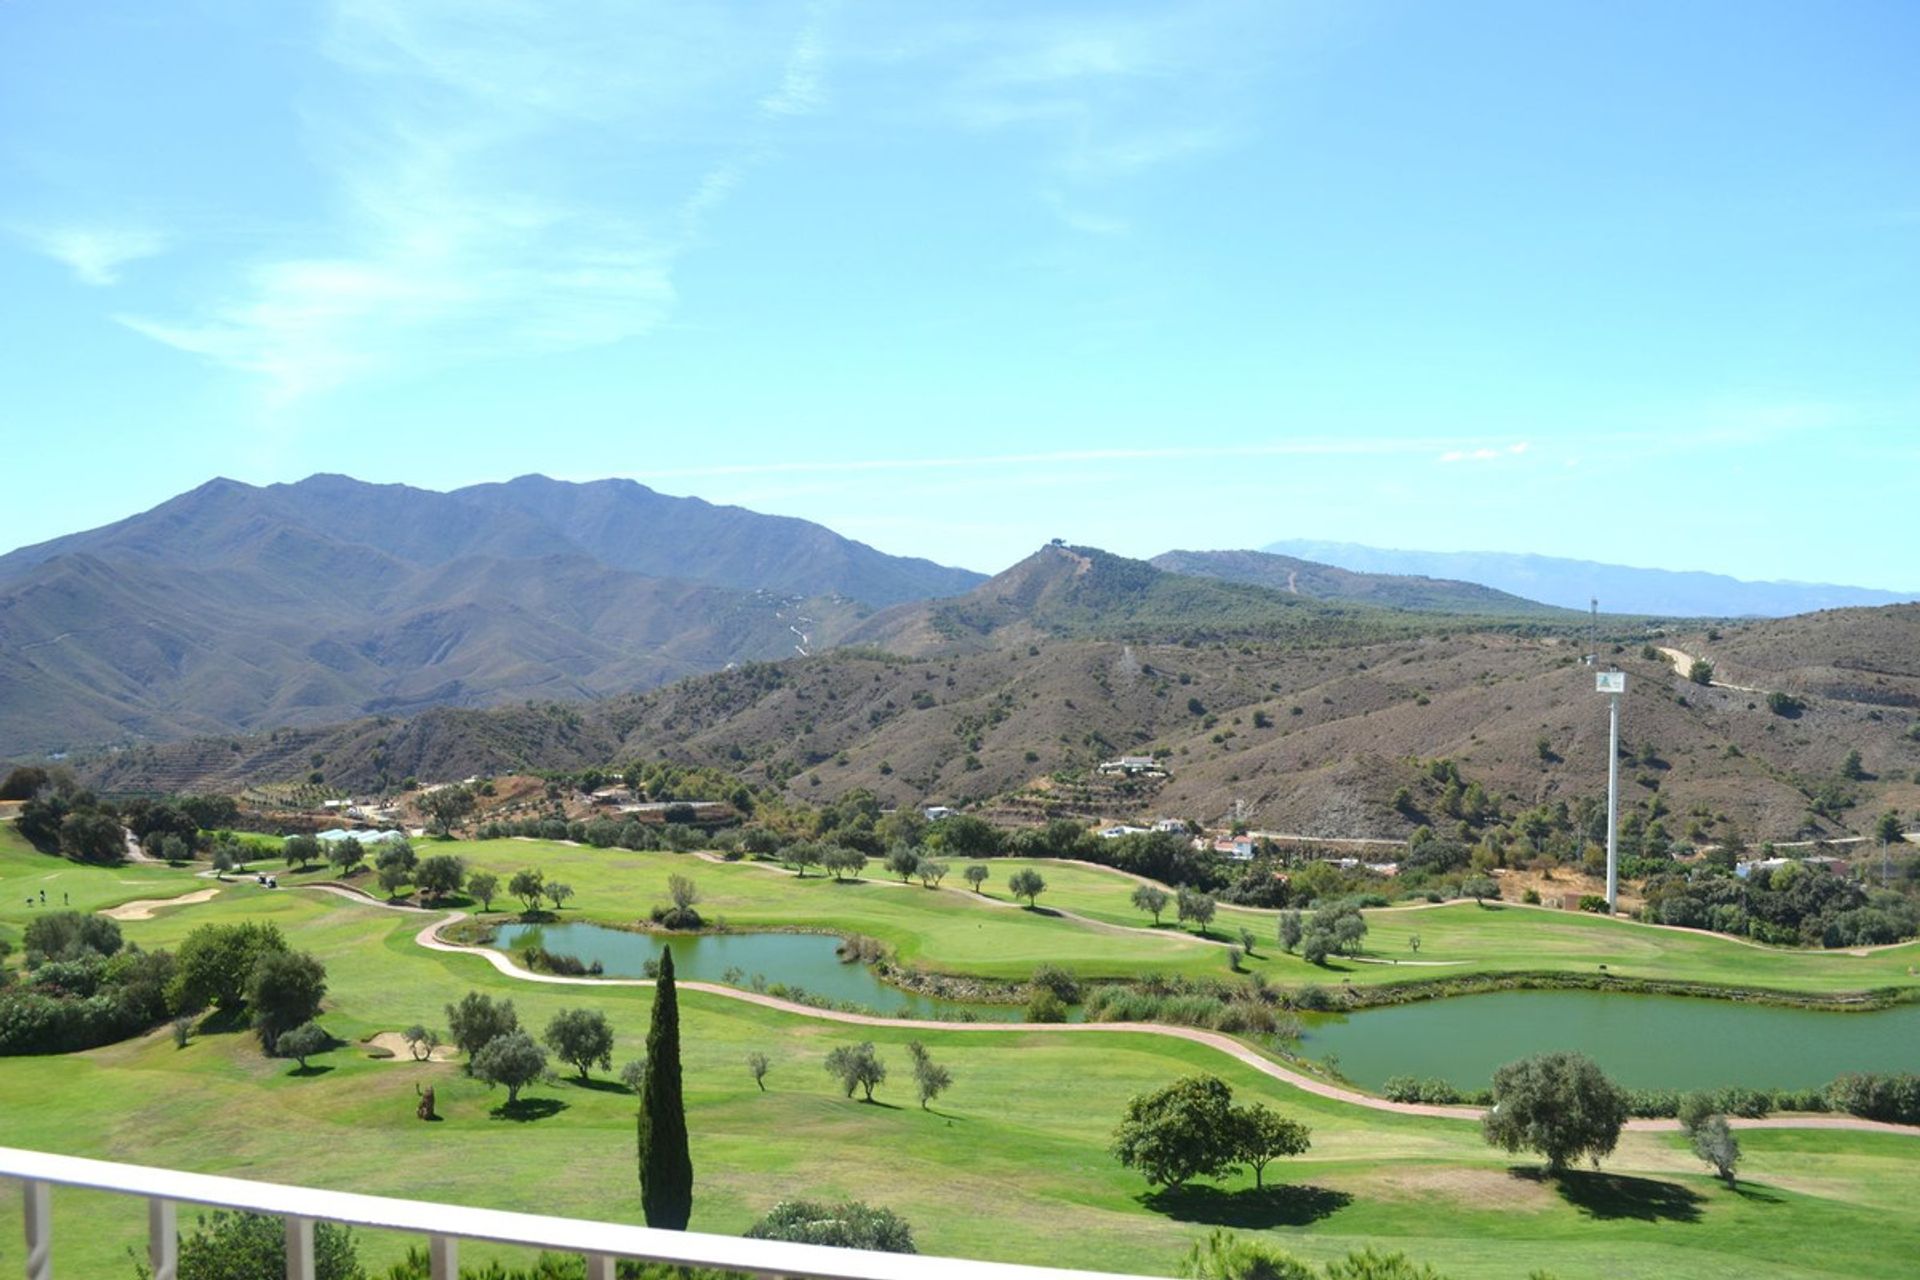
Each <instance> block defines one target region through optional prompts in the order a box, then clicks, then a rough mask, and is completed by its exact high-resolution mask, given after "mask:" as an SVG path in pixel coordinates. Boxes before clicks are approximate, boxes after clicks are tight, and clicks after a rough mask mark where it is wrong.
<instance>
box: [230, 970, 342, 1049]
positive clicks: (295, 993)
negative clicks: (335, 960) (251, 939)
mask: <svg viewBox="0 0 1920 1280" xmlns="http://www.w3.org/2000/svg"><path fill="white" fill-rule="evenodd" d="M326 993H327V970H326V967H325V966H324V965H322V964H321V963H320V962H319V961H318V960H316V959H314V957H312V956H310V955H308V954H307V953H306V952H304V951H269V952H267V953H265V954H264V955H262V956H261V957H260V959H259V960H258V961H256V962H255V963H254V966H253V972H252V973H250V974H248V975H247V1011H248V1013H250V1014H251V1015H252V1017H253V1029H254V1031H255V1032H256V1033H257V1034H258V1035H259V1037H260V1047H261V1048H262V1049H264V1050H266V1051H267V1053H268V1054H269V1055H272V1054H277V1053H278V1052H279V1051H280V1049H279V1043H280V1037H281V1036H282V1035H284V1034H285V1033H286V1032H289V1031H291V1030H293V1029H294V1028H295V1027H297V1026H299V1025H300V1024H301V1023H303V1022H310V1021H312V1020H313V1016H314V1015H315V1014H317V1013H319V1012H320V1000H321V997H323V996H325V995H326Z"/></svg>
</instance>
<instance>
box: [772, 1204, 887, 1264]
mask: <svg viewBox="0 0 1920 1280" xmlns="http://www.w3.org/2000/svg"><path fill="white" fill-rule="evenodd" d="M747 1236H748V1238H750V1239H754V1240H788V1241H792V1242H793V1243H795V1244H827V1245H837V1246H839V1247H840V1248H843V1249H871V1250H874V1251H875V1252H878V1253H915V1252H918V1250H916V1249H915V1248H914V1247H913V1229H912V1228H911V1227H909V1226H908V1225H907V1221H906V1219H904V1218H902V1217H901V1216H900V1215H899V1214H897V1213H895V1212H893V1210H891V1209H878V1208H875V1207H874V1206H872V1205H869V1204H866V1203H864V1202H863V1201H859V1200H846V1201H842V1202H841V1203H839V1204H835V1205H827V1204H819V1203H816V1202H815V1201H812V1200H782V1201H781V1202H780V1203H779V1204H776V1205H774V1206H773V1208H771V1209H769V1210H768V1211H767V1215H766V1216H765V1217H764V1218H762V1219H760V1221H758V1222H756V1223H754V1224H753V1225H752V1226H751V1227H748V1228H747Z"/></svg>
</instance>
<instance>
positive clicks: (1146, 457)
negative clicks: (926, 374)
mask: <svg viewBox="0 0 1920 1280" xmlns="http://www.w3.org/2000/svg"><path fill="white" fill-rule="evenodd" d="M1432 449H1433V441H1431V440H1420V439H1403V438H1375V439H1364V438H1358V439H1334V438H1326V439H1312V440H1305V439H1303V440H1280V441H1270V442H1266V443H1258V444H1245V445H1217V446H1214V445H1169V446H1166V447H1163V448H1113V449H1055V450H1047V451H1044V452H1035V453H989V454H973V455H952V456H947V457H933V458H830V459H794V460H789V461H784V462H736V463H714V464H712V465H707V466H697V467H673V468H668V469H665V470H659V471H649V472H647V473H645V474H644V475H637V476H636V477H635V478H637V479H649V478H651V479H678V478H683V477H691V476H739V475H800V474H813V475H821V474H826V475H833V474H856V473H862V472H872V471H949V470H955V469H961V468H982V467H1051V466H1059V465H1062V464H1069V463H1091V462H1172V461H1189V462H1190V461H1202V460H1207V459H1229V458H1286V457H1369V456H1386V455H1395V454H1404V455H1417V454H1423V453H1429V452H1431V451H1432Z"/></svg>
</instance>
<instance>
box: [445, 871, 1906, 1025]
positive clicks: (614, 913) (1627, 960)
mask: <svg viewBox="0 0 1920 1280" xmlns="http://www.w3.org/2000/svg"><path fill="white" fill-rule="evenodd" d="M436 847H438V846H436ZM449 847H451V848H455V849H456V850H457V851H458V852H459V853H460V854H462V855H463V856H465V857H466V858H467V859H468V860H469V861H470V862H471V863H473V864H474V865H476V866H486V867H489V868H492V869H494V870H496V871H499V872H500V873H501V874H502V883H505V877H506V876H507V875H509V874H510V873H511V872H512V871H513V870H514V869H515V868H518V867H522V866H537V867H540V868H542V869H544V870H545V871H546V872H547V874H548V875H549V876H550V877H555V878H558V879H561V880H564V881H566V882H567V883H568V884H571V885H572V886H573V887H574V888H575V889H576V890H577V891H578V897H577V898H575V900H574V902H573V903H572V904H571V905H570V907H569V912H568V914H573V912H574V911H575V910H577V911H578V913H579V915H580V916H582V917H592V918H600V919H606V920H612V921H619V920H623V919H626V920H631V919H633V918H635V917H643V916H644V915H645V913H646V909H647V907H648V906H650V905H652V904H653V903H657V902H664V901H666V898H667V893H666V880H667V877H668V876H669V875H672V874H675V873H679V874H684V875H688V876H690V877H692V878H693V880H694V881H695V883H696V884H697V885H698V886H699V887H700V890H701V893H702V895H703V900H702V902H701V910H702V911H703V912H704V913H706V914H707V915H708V916H710V917H712V916H719V917H721V918H723V919H724V920H726V921H727V922H728V923H729V924H733V925H755V924H774V925H790V926H791V925H811V926H815V927H832V928H838V929H846V930H850V931H854V932H858V933H863V934H867V935H869V936H872V937H876V938H880V939H882V940H884V941H886V942H887V943H889V944H890V945H892V946H894V947H895V948H896V949H897V951H898V953H899V956H900V958H901V959H902V960H905V961H907V962H910V963H914V964H918V965H921V966H923V967H925V968H929V969H939V970H944V971H948V972H955V973H972V974H981V975H985V976H989V977H1001V978H1023V977H1025V976H1027V975H1028V974H1029V973H1031V972H1032V970H1033V967H1034V966H1035V965H1036V964H1039V963H1041V962H1043V961H1044V962H1051V963H1055V964H1060V965H1063V966H1065V967H1067V968H1070V969H1072V970H1074V971H1076V972H1078V973H1081V974H1083V975H1085V976H1088V977H1116V976H1127V975H1134V974H1143V973H1181V974H1189V975H1195V976H1205V977H1214V976H1222V977H1224V976H1226V975H1227V965H1226V955H1225V951H1224V948H1222V947H1220V946H1218V945H1214V944H1210V943H1206V942H1203V941H1201V940H1200V939H1198V938H1195V937H1193V936H1191V934H1189V933H1187V932H1185V931H1182V930H1181V929H1179V928H1176V927H1174V926H1172V925H1167V926H1165V927H1163V928H1162V929H1161V930H1160V931H1159V933H1158V936H1154V935H1152V934H1147V933H1140V932H1124V933H1113V932H1106V931H1103V930H1099V929H1096V928H1092V927H1089V926H1087V925H1085V924H1083V923H1080V922H1078V921H1074V920H1071V919H1062V918H1058V917H1048V916H1045V915H1040V914H1035V913H1031V912H1027V911H1024V910H1013V909H1009V908H1008V906H1007V895H1006V890H1005V885H1006V882H1007V878H1008V876H1010V875H1011V874H1012V873H1013V871H1014V870H1015V869H1016V868H1019V867H1023V866H1031V867H1033V868H1035V869H1036V870H1038V871H1039V872H1040V873H1041V875H1042V876H1043V877H1044V878H1045V879H1046V881H1047V885H1048V889H1047V892H1046V893H1045V894H1043V895H1042V896H1041V899H1040V905H1041V906H1042V907H1043V908H1045V907H1051V908H1059V909H1064V910H1067V911H1071V912H1075V913H1078V914H1084V915H1086V916H1088V917H1091V918H1094V919H1098V920H1104V921H1107V922H1110V923H1115V924H1120V925H1125V926H1130V927H1132V928H1134V929H1137V928H1139V927H1140V926H1144V925H1147V924H1149V923H1150V918H1149V917H1147V916H1146V915H1144V914H1142V913H1140V912H1138V911H1135V910H1134V909H1133V908H1132V906H1131V905H1130V904H1129V901H1128V900H1129V898H1130V897H1131V895H1132V893H1133V887H1134V881H1133V880H1131V879H1130V878H1128V877H1126V876H1122V875H1119V874H1117V873H1115V872H1112V871H1107V870H1104V869H1101V868H1094V867H1080V866H1075V865H1071V864H1066V863H1059V862H1044V861H1039V862H1025V861H1023V860H1020V859H994V860H992V861H991V862H990V863H989V864H988V865H989V867H990V868H991V870H992V877H991V879H989V881H988V882H987V886H986V888H987V891H988V894H989V895H990V896H994V897H995V898H996V901H995V902H992V903H989V902H982V901H979V900H978V899H976V897H975V895H974V894H972V893H971V892H970V891H968V890H967V889H966V887H965V885H964V883H962V882H961V881H960V879H959V873H960V869H961V865H962V864H961V863H959V862H957V861H956V862H955V863H954V864H953V870H952V871H951V873H950V874H949V878H948V880H947V885H948V886H949V887H947V888H943V889H942V890H940V891H938V892H929V891H927V890H925V889H923V888H922V887H921V886H920V885H919V884H918V883H915V884H913V885H910V886H904V887H903V886H900V885H898V884H888V883H884V881H885V880H886V879H887V876H886V873H885V871H884V870H883V869H882V868H881V867H880V865H879V864H878V863H877V862H874V863H870V864H869V865H868V869H867V872H866V878H865V880H863V881H862V882H859V883H854V882H848V883H845V884H837V883H835V882H834V881H833V880H832V879H831V878H829V877H826V876H823V875H821V874H820V872H819V871H818V870H816V871H814V872H813V874H811V875H810V876H808V877H807V878H806V879H805V880H796V879H794V878H792V877H790V876H785V875H781V874H778V873H776V872H775V871H772V870H770V869H768V868H766V867H761V866H752V865H747V864H741V863H734V864H716V863H710V862H706V861H703V860H698V859H694V858H691V857H689V856H687V855H685V854H666V853H631V852H627V851H624V850H604V849H589V848H581V847H576V846H568V845H556V844H548V843H544V842H539V841H526V840H500V841H491V842H478V843H463V844H460V845H457V846H449ZM956 885H957V886H958V887H952V886H956ZM496 905H498V904H496ZM1171 918H1172V913H1171V912H1169V913H1168V916H1167V917H1166V919H1169V920H1170V919H1171ZM1368 920H1369V927H1370V932H1369V935H1368V939H1367V942H1368V954H1369V955H1373V956H1378V957H1382V958H1404V959H1408V960H1412V959H1416V958H1417V959H1419V960H1423V961H1449V960H1459V961H1463V962H1464V963H1461V964H1457V965H1448V966H1445V967H1438V966H1436V967H1428V966H1425V965H1422V966H1417V967H1416V966H1410V965H1390V964H1364V963H1353V962H1349V961H1336V962H1334V963H1333V964H1331V965H1329V966H1327V967H1326V968H1316V967H1314V966H1312V965H1309V964H1307V963H1306V962H1304V961H1302V960H1300V959H1299V958H1298V957H1297V956H1290V955H1286V954H1284V953H1282V952H1281V951H1280V949H1279V947H1278V946H1277V945H1274V944H1273V941H1272V940H1273V938H1274V933H1275V922H1274V915H1273V913H1272V912H1257V911H1244V910H1240V909H1237V908H1232V907H1227V908H1223V909H1222V910H1221V911H1220V914H1219V916H1218V917H1217V918H1216V920H1215V923H1214V926H1213V932H1214V933H1215V934H1216V935H1218V936H1221V937H1232V936H1235V935H1236V931H1237V930H1238V928H1239V927H1240V926H1242V925H1244V926H1245V927H1246V928H1248V929H1249V930H1251V931H1252V932H1253V934H1254V936H1255V938H1256V940H1257V943H1256V945H1257V950H1256V954H1255V956H1254V958H1253V959H1252V960H1250V961H1248V962H1247V967H1248V968H1249V969H1252V970H1255V971H1257V972H1260V973H1263V974H1265V975H1266V977H1267V978H1268V979H1269V980H1271V981H1274V982H1280V983H1287V984H1301V983H1306V982H1322V983H1325V982H1328V981H1343V980H1351V981H1353V982H1355V983H1376V982H1394V981H1408V980H1415V979H1419V978H1441V977H1447V976H1456V975H1459V974H1463V973H1481V972H1497V971H1502V970H1539V969H1555V970H1569V971H1578V972H1594V971H1596V970H1597V968H1598V966H1599V965H1602V964H1605V965H1606V966H1607V967H1608V969H1609V971H1611V972H1614V973H1618V974H1622V975H1624V976H1630V977H1659V978H1671V979H1684V980H1688V981H1696V982H1710V983H1727V984H1733V985H1741V986H1761V987H1772V988H1775V989H1780V990H1805V991H1813V992H1838V991H1858V990H1863V989H1867V988H1872V987H1880V986H1913V985H1916V984H1917V983H1920V979H1916V977H1915V976H1914V975H1913V973H1912V972H1911V969H1912V967H1913V965H1914V963H1915V961H1916V959H1920V944H1911V945H1908V946H1906V947H1901V948H1895V949H1891V950H1885V951H1878V952H1874V953H1872V954H1871V955H1868V956H1851V955H1846V954H1839V953H1831V952H1809V951H1787V950H1778V949H1771V948H1765V949H1763V948H1756V947H1751V946H1747V945H1745V944H1743V943H1740V942H1735V941H1733V940H1730V939H1725V938H1714V937H1708V936H1705V935H1700V934H1690V933H1681V932H1676V931H1674V930H1670V929H1654V928H1648V927H1644V926H1640V925H1636V924H1631V923H1628V922H1623V921H1610V920H1602V919H1600V918H1598V917H1596V916H1588V915H1579V914H1574V913H1567V912H1549V911H1535V910H1530V909H1523V908H1517V907H1513V908H1501V907H1485V908H1483V907H1476V906H1473V905H1471V904H1458V905H1453V906H1446V907H1439V908H1432V909H1420V910H1407V909H1389V910H1384V911H1374V912H1370V913H1368ZM1414 933H1417V934H1419V935H1420V943H1421V945H1420V950H1419V952H1418V953H1415V952H1414V951H1413V950H1412V949H1411V947H1410V945H1409V942H1408V938H1409V935H1410V934H1414Z"/></svg>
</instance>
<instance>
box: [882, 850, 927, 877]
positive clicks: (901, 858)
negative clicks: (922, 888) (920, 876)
mask: <svg viewBox="0 0 1920 1280" xmlns="http://www.w3.org/2000/svg"><path fill="white" fill-rule="evenodd" d="M885 865H886V868H887V871H888V873H889V874H890V875H896V876H899V877H900V883H901V884H905V883H906V882H907V881H908V880H910V879H912V878H913V875H914V873H915V872H917V871H918V870H919V869H920V855H919V854H918V853H916V852H914V851H913V850H912V849H909V848H908V847H907V846H906V845H904V844H897V845H895V846H893V848H892V849H889V850H888V851H887V860H886V863H885Z"/></svg>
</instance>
